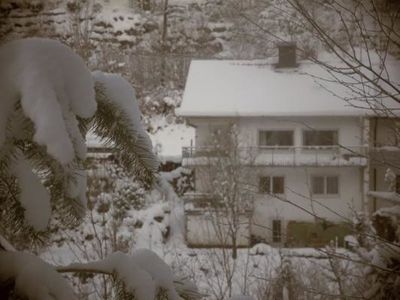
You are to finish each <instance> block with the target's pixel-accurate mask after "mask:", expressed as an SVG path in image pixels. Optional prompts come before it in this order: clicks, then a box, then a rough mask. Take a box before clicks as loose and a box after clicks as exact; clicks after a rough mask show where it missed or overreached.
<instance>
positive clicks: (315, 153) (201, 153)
mask: <svg viewBox="0 0 400 300" xmlns="http://www.w3.org/2000/svg"><path fill="white" fill-rule="evenodd" d="M237 150H238V151H237V153H238V156H237V157H240V158H241V159H242V160H243V164H248V165H255V166H271V167H285V166H286V167H293V166H332V167H344V166H366V165H367V158H366V155H367V151H366V150H367V148H366V147H363V146H348V147H343V146H295V147H280V146H277V147H274V146H273V147H270V146H262V147H240V148H238V149H237ZM224 156H225V157H228V153H227V152H224V151H222V150H220V149H217V148H216V147H207V146H203V147H184V148H183V149H182V158H183V161H182V164H183V165H184V166H196V165H208V164H210V163H212V161H213V160H215V159H220V158H223V157H224Z"/></svg>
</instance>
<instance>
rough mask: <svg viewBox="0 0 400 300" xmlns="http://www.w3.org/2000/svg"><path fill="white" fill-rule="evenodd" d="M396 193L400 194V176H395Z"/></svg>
mask: <svg viewBox="0 0 400 300" xmlns="http://www.w3.org/2000/svg"><path fill="white" fill-rule="evenodd" d="M396 193H397V194H400V175H396Z"/></svg>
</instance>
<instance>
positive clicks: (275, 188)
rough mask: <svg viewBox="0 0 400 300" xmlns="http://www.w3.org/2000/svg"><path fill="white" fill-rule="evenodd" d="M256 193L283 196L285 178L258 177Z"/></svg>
mask: <svg viewBox="0 0 400 300" xmlns="http://www.w3.org/2000/svg"><path fill="white" fill-rule="evenodd" d="M258 191H259V192H260V193H263V194H270V193H271V192H272V193H273V194H284V193H285V178H284V177H283V176H263V177H260V181H259V186H258Z"/></svg>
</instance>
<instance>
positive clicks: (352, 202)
mask: <svg viewBox="0 0 400 300" xmlns="http://www.w3.org/2000/svg"><path fill="white" fill-rule="evenodd" d="M190 122H191V124H193V125H195V126H196V139H195V146H196V147H198V146H203V145H206V144H207V141H209V136H210V132H211V131H212V130H213V129H214V128H215V126H222V125H223V124H229V123H233V122H234V123H236V124H237V125H238V128H239V132H240V139H241V143H242V145H243V146H244V147H248V146H257V143H258V131H259V130H271V129H277V130H293V131H294V146H298V147H301V146H302V141H303V130H307V129H321V130H337V131H338V139H339V144H341V145H343V146H362V145H363V144H364V140H363V139H365V133H364V132H363V120H362V119H361V118H359V117H340V118H339V117H307V118H306V117H296V118H294V117H293V118H290V117H285V118H277V117H275V118H261V117H252V118H193V119H191V120H190ZM363 134H364V137H363ZM302 151H303V150H302ZM307 151H308V150H307ZM304 153H305V154H310V153H309V152H308V153H306V152H304ZM321 153H322V152H321ZM281 154H282V156H285V155H288V152H282V153H281ZM262 155H268V153H264V154H262ZM257 158H258V157H257ZM261 162H262V160H261ZM199 168H201V167H199V166H196V167H195V170H196V169H197V170H198V171H199ZM203 168H204V167H203ZM251 168H252V170H253V172H252V176H251V181H252V182H253V183H254V186H257V185H258V180H259V179H258V177H259V176H261V175H269V176H284V177H285V194H284V195H282V197H283V198H285V199H288V200H289V201H291V202H293V204H290V203H285V202H283V201H281V200H278V199H276V198H272V197H271V196H268V195H263V194H256V195H255V198H256V206H255V210H254V216H253V222H252V225H251V233H252V234H254V235H256V236H259V237H261V238H264V239H266V240H267V241H271V239H272V221H273V220H274V219H279V220H281V221H282V225H283V226H284V227H283V228H282V233H284V230H285V226H286V224H287V222H288V221H291V220H296V221H310V222H312V221H315V218H314V217H313V216H312V215H310V214H308V213H307V212H306V211H304V210H308V211H310V212H314V213H315V214H316V215H318V216H319V217H321V218H325V219H326V220H328V221H332V222H343V221H348V220H349V218H351V216H352V213H353V210H357V211H360V210H362V209H363V199H364V190H363V188H364V187H363V177H364V176H363V175H364V174H363V165H362V164H359V165H357V164H355V165H353V166H346V167H344V166H340V167H339V166H335V167H333V166H327V165H325V166H323V165H321V166H318V167H314V166H313V167H310V166H309V167H301V166H291V165H290V164H288V165H286V166H284V167H276V166H275V167H271V166H267V165H265V166H263V165H262V163H257V165H256V166H251ZM198 173H200V171H199V172H198ZM315 175H323V176H328V175H331V176H338V178H339V194H338V195H335V196H331V195H328V196H319V197H316V196H313V197H312V200H313V201H311V199H310V194H311V193H310V177H311V176H315ZM206 186H207V185H205V184H202V182H201V176H197V177H196V191H198V192H201V191H205V190H204V189H205V188H206ZM296 206H298V207H296ZM299 207H301V208H303V209H301V208H299ZM190 218H192V216H190ZM190 218H188V220H189V219H190ZM189 222H191V221H189ZM196 222H199V221H198V220H197V221H196ZM188 228H190V226H189V227H188ZM187 234H188V238H190V235H191V234H193V232H192V231H190V230H189V231H188V233H187ZM196 239H201V237H200V236H196Z"/></svg>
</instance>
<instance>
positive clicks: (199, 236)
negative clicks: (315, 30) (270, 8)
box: [180, 49, 400, 246]
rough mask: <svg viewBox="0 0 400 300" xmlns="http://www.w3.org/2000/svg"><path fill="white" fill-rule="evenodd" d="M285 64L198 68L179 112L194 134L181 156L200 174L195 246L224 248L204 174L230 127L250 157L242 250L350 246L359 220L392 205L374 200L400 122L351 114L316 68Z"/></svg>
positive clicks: (191, 204) (193, 205) (198, 64)
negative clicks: (219, 135) (258, 245)
mask: <svg viewBox="0 0 400 300" xmlns="http://www.w3.org/2000/svg"><path fill="white" fill-rule="evenodd" d="M283 53H285V55H289V56H290V55H291V54H290V51H289V52H288V51H287V49H286V50H285V52H283ZM283 59H285V58H283ZM286 62H288V64H282V65H280V64H281V62H278V63H273V62H272V63H271V62H268V61H193V62H192V64H191V67H190V70H189V75H188V79H187V83H186V88H185V94H184V99H183V103H182V106H181V109H180V115H182V116H184V117H185V118H186V120H187V122H188V123H189V124H190V125H191V126H193V127H194V128H195V130H196V135H195V139H194V141H193V142H192V144H191V145H190V146H189V145H188V147H185V148H184V149H183V165H184V166H186V167H190V168H192V169H193V170H194V174H195V192H194V193H190V194H188V195H186V197H185V202H186V205H185V224H186V240H187V243H188V245H189V246H190V245H191V246H217V245H218V238H217V237H216V235H215V232H214V231H213V230H214V229H212V228H214V227H215V226H214V227H213V224H211V223H212V222H211V220H212V218H211V217H210V211H209V209H207V207H204V206H202V205H201V203H204V202H205V201H209V202H210V201H216V200H215V199H212V198H213V197H214V198H215V195H214V191H213V189H215V186H214V187H211V186H210V184H208V183H207V181H208V178H209V177H210V176H209V175H206V176H204V175H203V176H202V175H201V174H207V172H204V170H206V169H207V168H209V164H210V163H211V164H213V163H212V160H210V156H211V157H212V156H216V155H217V154H216V152H215V151H212V150H210V149H212V148H213V147H215V145H213V143H212V142H211V141H212V140H213V138H212V137H213V136H214V137H215V133H216V132H224V130H225V129H226V128H228V127H230V126H232V125H234V126H235V128H237V133H238V143H237V145H236V146H235V147H236V148H237V149H239V152H243V153H244V152H246V153H249V154H248V155H250V157H251V159H250V160H245V162H243V165H242V166H241V168H242V169H243V170H246V179H247V180H248V185H249V186H252V190H251V191H249V192H248V193H249V194H251V196H252V199H253V203H254V205H253V207H252V209H251V210H250V211H246V212H243V214H242V215H241V216H240V218H242V221H241V222H240V224H241V227H240V234H239V238H238V241H239V243H238V244H239V246H246V245H249V244H250V243H252V242H253V243H254V242H257V241H262V242H267V243H270V244H280V245H288V246H313V245H314V246H319V245H323V244H324V243H327V242H328V241H330V240H334V241H335V242H336V243H338V244H339V245H343V238H344V236H345V235H347V234H350V233H351V228H350V227H349V226H348V225H346V223H347V224H348V223H349V222H351V220H352V218H353V217H354V215H355V214H356V212H360V211H363V212H365V213H370V212H371V211H373V210H376V209H377V208H379V207H380V206H382V205H386V204H385V201H388V200H387V199H386V200H383V199H382V197H383V198H385V197H386V198H388V195H387V194H384V193H382V192H381V193H375V192H374V191H385V190H387V183H386V182H385V181H384V178H385V172H387V169H388V165H390V162H389V160H391V161H392V162H393V161H394V160H396V159H397V158H398V157H399V154H400V151H399V148H398V146H399V141H398V140H396V134H397V133H396V132H395V131H396V130H397V129H396V128H399V127H398V126H399V123H398V122H397V121H396V120H397V119H395V118H393V119H391V118H388V119H385V118H378V117H376V116H372V115H370V114H368V113H366V110H365V109H358V108H355V107H352V106H349V105H347V104H346V103H345V102H344V101H343V100H341V99H339V98H338V97H336V96H337V94H340V93H341V89H342V88H341V87H340V86H339V85H335V84H333V83H332V82H331V81H326V83H324V86H322V85H321V84H320V83H318V82H317V81H316V80H315V78H316V77H318V78H321V77H322V76H323V75H326V74H324V73H323V72H324V71H323V70H322V69H319V67H318V66H316V65H314V64H311V63H305V62H300V63H299V64H298V63H296V60H295V59H293V56H292V57H289V60H287V61H286ZM310 74H314V75H315V76H310ZM332 91H334V93H333V92H332ZM333 94H336V95H333ZM389 125H390V126H389ZM385 126H386V127H385ZM396 126H397V127H396ZM214 140H215V139H214ZM378 146H379V147H378ZM389 146H390V147H389ZM231 150H232V149H231ZM372 155H373V156H372ZM371 157H375V159H371ZM379 158H380V159H379ZM215 172H218V170H216V171H215ZM392 172H393V173H394V174H395V176H396V172H397V174H400V172H398V170H397V169H395V170H393V171H392ZM211 177H212V176H211ZM396 178H397V177H396ZM397 180H398V181H400V180H399V179H397ZM398 184H399V185H400V182H399V183H398ZM210 187H211V188H210ZM213 195H214V196H213ZM390 195H392V194H390ZM210 228H211V229H210ZM219 246H224V245H219Z"/></svg>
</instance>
